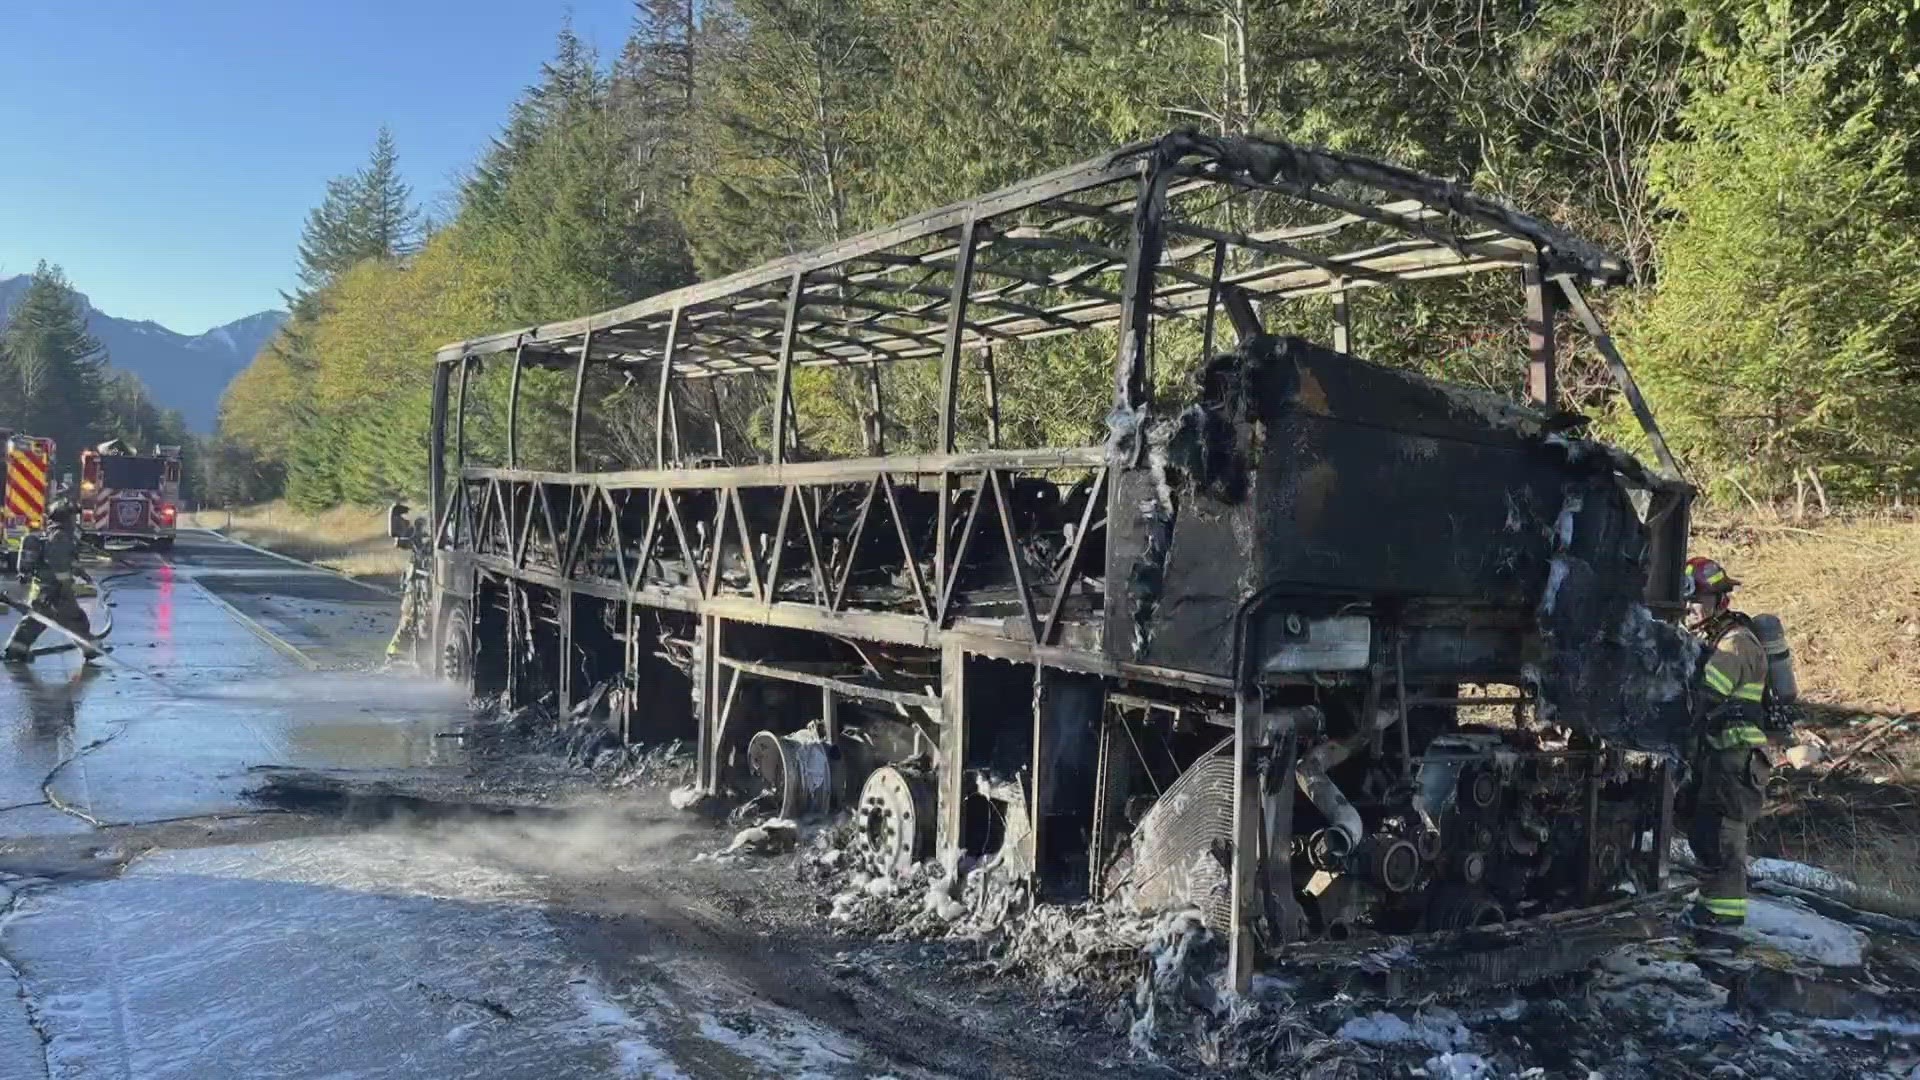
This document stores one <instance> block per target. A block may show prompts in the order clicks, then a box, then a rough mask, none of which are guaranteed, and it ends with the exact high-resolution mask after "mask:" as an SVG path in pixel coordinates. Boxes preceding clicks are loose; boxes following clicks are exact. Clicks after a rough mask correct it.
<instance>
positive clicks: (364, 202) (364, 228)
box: [287, 127, 420, 319]
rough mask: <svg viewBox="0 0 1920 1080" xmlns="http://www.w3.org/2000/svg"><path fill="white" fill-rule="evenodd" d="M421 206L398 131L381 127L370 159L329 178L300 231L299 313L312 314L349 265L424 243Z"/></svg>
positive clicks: (295, 301)
mask: <svg viewBox="0 0 1920 1080" xmlns="http://www.w3.org/2000/svg"><path fill="white" fill-rule="evenodd" d="M419 240H420V211H419V208H418V207H416V206H415V205H414V204H413V192H412V190H411V189H410V188H409V187H408V186H407V184H406V182H405V181H403V180H402V179H401V178H400V171H399V152H398V150H397V149H396V148H395V147H394V142H393V133H392V132H390V131H389V130H387V129H386V128H384V127H382V128H381V129H380V134H379V136H378V137H377V138H376V139H375V140H374V144H373V151H372V153H371V154H370V155H369V156H368V160H367V164H366V165H365V166H364V167H362V168H361V169H360V170H359V171H357V172H354V173H350V174H348V175H345V176H336V177H334V178H333V179H331V180H329V181H327V194H326V197H325V198H324V199H322V200H321V201H320V205H319V206H316V207H314V208H313V209H312V210H311V211H309V212H308V214H307V223H306V225H305V227H304V228H302V229H301V231H300V247H299V270H298V273H299V278H300V288H299V289H298V290H297V291H296V292H295V293H294V294H293V295H292V296H290V297H288V298H287V299H288V304H289V306H290V307H291V308H292V310H293V314H294V316H295V318H296V319H299V318H302V317H306V316H310V315H311V314H312V308H313V305H314V303H315V301H316V299H317V297H318V296H319V294H320V293H321V292H322V291H323V290H325V289H326V287H327V286H328V285H330V284H332V283H333V280H334V279H335V278H337V277H339V276H340V274H342V273H344V272H345V271H346V270H347V269H349V268H350V267H352V266H354V265H355V264H357V263H360V262H363V261H365V260H367V259H393V258H397V257H398V256H401V255H405V254H408V253H410V252H412V251H414V250H415V249H416V248H417V247H418V246H419Z"/></svg>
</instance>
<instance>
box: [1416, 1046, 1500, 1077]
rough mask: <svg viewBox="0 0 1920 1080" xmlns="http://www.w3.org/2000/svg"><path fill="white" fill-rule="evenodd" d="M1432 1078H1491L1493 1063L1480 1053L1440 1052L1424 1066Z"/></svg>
mask: <svg viewBox="0 0 1920 1080" xmlns="http://www.w3.org/2000/svg"><path fill="white" fill-rule="evenodd" d="M1423 1067H1424V1068H1425V1069H1426V1071H1427V1076H1428V1077H1430V1078H1431V1080H1490V1078H1491V1077H1492V1076H1493V1075H1494V1073H1493V1063H1492V1062H1489V1061H1488V1060H1487V1059H1486V1058H1483V1057H1481V1056H1480V1055H1479V1054H1453V1053H1447V1054H1439V1055H1436V1056H1434V1057H1430V1058H1428V1059H1427V1062H1426V1065H1425V1066H1423Z"/></svg>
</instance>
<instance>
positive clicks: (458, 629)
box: [433, 604, 473, 686]
mask: <svg viewBox="0 0 1920 1080" xmlns="http://www.w3.org/2000/svg"><path fill="white" fill-rule="evenodd" d="M437 637H438V638H439V645H438V647H437V648H435V649H434V657H433V669H434V674H436V675H439V676H440V677H441V678H443V679H446V680H447V681H449V682H452V683H454V684H456V685H459V686H472V685H473V627H472V626H471V625H470V621H469V620H468V618H467V609H466V606H465V605H464V604H455V605H453V606H452V607H450V608H448V609H447V614H446V617H445V618H443V619H442V620H440V632H439V634H438V635H437Z"/></svg>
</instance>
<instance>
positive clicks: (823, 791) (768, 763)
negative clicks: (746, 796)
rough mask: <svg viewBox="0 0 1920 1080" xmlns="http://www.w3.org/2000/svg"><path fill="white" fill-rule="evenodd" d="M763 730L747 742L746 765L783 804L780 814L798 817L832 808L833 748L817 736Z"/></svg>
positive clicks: (786, 816)
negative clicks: (780, 733) (810, 736)
mask: <svg viewBox="0 0 1920 1080" xmlns="http://www.w3.org/2000/svg"><path fill="white" fill-rule="evenodd" d="M807 734H808V733H806V732H802V733H801V735H799V736H795V735H777V734H775V733H773V732H771V731H762V732H759V733H757V734H755V735H754V737H753V739H752V740H751V741H749V742H748V743H747V766H748V767H749V768H751V769H752V770H753V774H754V775H755V776H758V777H759V778H760V782H761V783H762V784H763V785H764V790H765V791H767V792H770V793H771V794H772V795H773V797H774V798H775V799H776V800H778V802H779V804H780V816H781V817H783V818H792V819H798V818H802V817H806V816H808V815H810V814H824V813H826V812H827V811H829V810H831V809H832V808H833V804H834V802H835V801H837V800H836V799H835V793H834V790H833V788H834V775H833V774H834V764H833V753H832V749H831V748H830V747H829V746H828V745H827V744H826V743H824V742H821V741H820V740H819V739H817V738H807V737H804V736H805V735H807Z"/></svg>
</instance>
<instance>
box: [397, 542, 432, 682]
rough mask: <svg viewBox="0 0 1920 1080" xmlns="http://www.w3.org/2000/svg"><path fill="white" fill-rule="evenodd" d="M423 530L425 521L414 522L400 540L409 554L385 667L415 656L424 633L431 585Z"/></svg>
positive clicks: (428, 549) (429, 554) (429, 549)
mask: <svg viewBox="0 0 1920 1080" xmlns="http://www.w3.org/2000/svg"><path fill="white" fill-rule="evenodd" d="M426 529H427V523H426V520H425V519H424V518H415V519H414V520H413V523H412V525H411V527H410V528H409V529H408V530H407V535H406V536H405V537H402V538H401V539H403V540H404V541H405V542H406V544H407V547H408V549H409V550H410V551H411V553H412V554H411V556H410V557H409V558H408V560H407V577H406V581H405V582H404V583H403V584H402V586H401V591H400V625H399V626H398V627H396V628H395V629H394V631H393V639H392V640H391V641H389V642H387V663H388V664H393V663H396V662H398V661H400V660H401V659H402V658H404V657H406V656H408V655H417V653H418V645H419V642H420V635H421V634H422V633H423V632H424V631H425V630H426V626H427V605H428V601H429V596H428V593H429V591H430V589H431V587H432V585H433V545H432V544H431V543H428V542H427V537H426Z"/></svg>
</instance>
